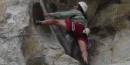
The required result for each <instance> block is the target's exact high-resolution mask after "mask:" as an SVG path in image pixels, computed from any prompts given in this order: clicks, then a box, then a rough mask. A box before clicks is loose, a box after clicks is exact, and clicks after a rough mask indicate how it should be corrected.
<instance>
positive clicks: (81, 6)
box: [78, 1, 88, 13]
mask: <svg viewBox="0 0 130 65" xmlns="http://www.w3.org/2000/svg"><path fill="white" fill-rule="evenodd" d="M87 9H88V6H87V4H86V3H85V2H84V1H80V2H78V10H80V11H81V12H83V13H86V12H87Z"/></svg>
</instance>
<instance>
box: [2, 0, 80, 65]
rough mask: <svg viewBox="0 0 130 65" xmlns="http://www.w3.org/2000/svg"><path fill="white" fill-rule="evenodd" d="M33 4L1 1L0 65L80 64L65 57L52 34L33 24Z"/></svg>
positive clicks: (30, 1)
mask: <svg viewBox="0 0 130 65" xmlns="http://www.w3.org/2000/svg"><path fill="white" fill-rule="evenodd" d="M34 2H35V1H33V0H1V1H0V11H1V13H0V18H1V20H0V21H2V23H1V24H0V48H1V49H0V65H63V64H64V65H80V63H79V62H78V61H76V60H75V59H73V58H71V57H70V56H68V55H66V54H65V52H64V49H63V47H62V46H61V45H60V44H59V42H58V41H57V40H56V37H55V35H54V34H52V32H51V31H50V32H48V34H47V33H45V34H43V33H44V32H43V33H42V32H41V30H42V29H39V27H36V28H35V26H33V25H34V24H32V23H30V22H33V21H32V17H31V14H30V13H31V11H32V6H33V3H34ZM5 7H6V9H5ZM3 19H5V20H3ZM37 32H39V34H37ZM42 35H43V36H42ZM62 62H63V63H62Z"/></svg>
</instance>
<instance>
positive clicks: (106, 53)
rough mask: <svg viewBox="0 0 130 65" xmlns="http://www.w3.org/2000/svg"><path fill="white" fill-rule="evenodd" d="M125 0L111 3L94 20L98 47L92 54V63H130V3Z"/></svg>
mask: <svg viewBox="0 0 130 65" xmlns="http://www.w3.org/2000/svg"><path fill="white" fill-rule="evenodd" d="M122 1H123V0H122ZM124 1H126V0H124ZM124 1H123V2H121V3H118V4H110V5H109V6H108V7H106V8H104V9H102V10H101V11H100V12H99V13H97V14H96V16H95V19H94V21H93V22H92V23H93V24H92V25H93V26H92V36H94V38H95V40H96V41H97V42H96V43H95V44H96V46H97V47H96V48H95V51H94V52H93V53H94V55H93V56H91V64H92V65H128V64H129V57H130V56H129V55H130V53H129V49H130V48H129V47H130V45H129V43H130V41H129V38H130V36H129V35H130V34H129V32H130V20H129V18H128V16H130V14H129V12H130V10H129V9H130V8H129V6H130V5H129V4H130V3H129V4H128V3H127V4H126V3H124ZM127 62H128V63H127Z"/></svg>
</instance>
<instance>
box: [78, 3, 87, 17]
mask: <svg viewBox="0 0 130 65" xmlns="http://www.w3.org/2000/svg"><path fill="white" fill-rule="evenodd" d="M77 9H78V10H79V11H80V12H81V13H82V15H83V16H84V17H85V18H86V19H88V18H87V14H85V12H84V11H83V9H82V7H81V6H80V5H79V4H78V8H77Z"/></svg>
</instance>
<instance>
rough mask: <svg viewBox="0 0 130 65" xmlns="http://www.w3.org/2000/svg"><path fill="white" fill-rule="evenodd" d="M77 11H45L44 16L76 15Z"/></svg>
mask: <svg viewBox="0 0 130 65" xmlns="http://www.w3.org/2000/svg"><path fill="white" fill-rule="evenodd" d="M77 14H79V12H77V11H75V10H70V11H64V12H55V13H46V14H45V16H50V17H55V18H66V17H68V16H73V15H77Z"/></svg>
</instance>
